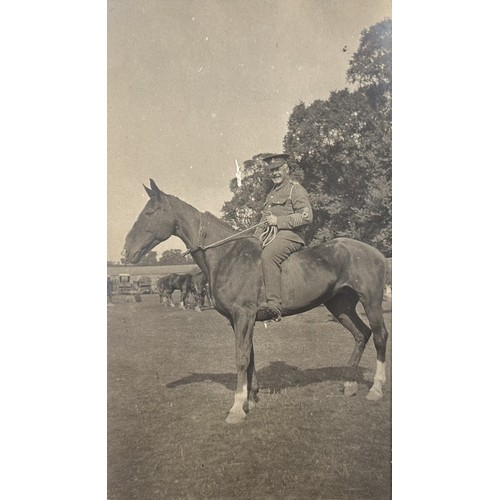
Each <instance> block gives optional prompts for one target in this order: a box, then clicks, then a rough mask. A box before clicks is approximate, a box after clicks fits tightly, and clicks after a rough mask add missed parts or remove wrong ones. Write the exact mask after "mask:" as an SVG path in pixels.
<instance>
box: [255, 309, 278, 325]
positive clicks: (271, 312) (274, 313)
mask: <svg viewBox="0 0 500 500" xmlns="http://www.w3.org/2000/svg"><path fill="white" fill-rule="evenodd" d="M255 319H256V321H271V320H272V321H276V322H278V321H281V313H280V311H278V310H276V309H272V308H270V307H269V306H262V307H261V308H260V309H259V310H258V311H257V315H256V317H255Z"/></svg>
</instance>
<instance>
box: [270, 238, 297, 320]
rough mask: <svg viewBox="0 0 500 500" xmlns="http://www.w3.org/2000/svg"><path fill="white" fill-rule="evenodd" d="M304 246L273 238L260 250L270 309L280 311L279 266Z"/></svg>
mask: <svg viewBox="0 0 500 500" xmlns="http://www.w3.org/2000/svg"><path fill="white" fill-rule="evenodd" d="M303 246H304V245H303V244H302V243H298V242H296V241H289V240H285V239H280V238H275V239H274V240H273V241H272V242H271V243H270V244H269V245H267V246H265V247H264V249H263V250H262V273H263V276H264V286H265V289H266V300H267V302H268V304H269V305H270V306H271V307H275V308H278V309H279V310H280V311H281V264H282V263H283V261H284V260H285V259H286V258H287V257H288V256H289V255H290V254H292V253H293V252H297V251H298V250H300V249H301V248H302V247H303Z"/></svg>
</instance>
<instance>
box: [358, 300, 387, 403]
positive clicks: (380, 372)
mask: <svg viewBox="0 0 500 500" xmlns="http://www.w3.org/2000/svg"><path fill="white" fill-rule="evenodd" d="M363 307H364V309H365V312H366V316H367V318H368V321H369V322H370V326H371V328H372V331H373V342H374V344H375V349H376V350H377V366H376V370H375V377H374V379H373V386H372V388H371V389H370V392H369V393H368V395H367V396H366V398H367V399H371V400H373V401H376V400H378V399H382V397H383V393H382V386H383V385H384V383H385V352H386V347H387V338H388V336H389V335H388V333H387V329H386V327H385V323H384V314H383V311H382V303H381V302H380V303H378V302H377V303H376V304H365V303H363Z"/></svg>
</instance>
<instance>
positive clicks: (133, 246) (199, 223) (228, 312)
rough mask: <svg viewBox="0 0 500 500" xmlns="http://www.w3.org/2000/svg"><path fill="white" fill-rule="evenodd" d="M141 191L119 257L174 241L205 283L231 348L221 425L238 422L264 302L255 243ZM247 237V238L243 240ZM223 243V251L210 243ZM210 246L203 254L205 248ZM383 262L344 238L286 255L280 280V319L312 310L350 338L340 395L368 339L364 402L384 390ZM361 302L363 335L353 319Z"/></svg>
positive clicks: (249, 402) (252, 373)
mask: <svg viewBox="0 0 500 500" xmlns="http://www.w3.org/2000/svg"><path fill="white" fill-rule="evenodd" d="M150 186H151V187H150V188H148V187H146V186H144V188H145V189H146V192H147V193H148V195H149V198H150V199H149V201H148V202H147V204H146V206H145V207H144V209H143V211H142V212H141V213H140V215H139V217H138V219H137V221H136V222H135V223H134V225H133V227H132V229H131V230H130V232H129V234H128V235H127V238H126V241H125V248H124V250H123V255H124V257H125V260H126V261H128V262H131V263H137V262H139V260H140V259H141V258H142V257H143V256H144V255H146V254H147V253H148V252H149V251H150V250H151V249H152V248H154V247H155V246H156V245H158V244H159V243H161V242H162V241H165V240H167V239H168V238H170V237H171V236H172V235H175V236H177V237H179V238H180V239H181V240H182V241H183V242H184V243H185V245H186V246H187V247H188V249H189V250H190V251H191V253H192V255H193V258H194V260H195V261H196V263H197V264H198V266H199V267H200V268H201V270H202V271H203V272H204V273H205V275H206V276H207V277H208V280H209V283H210V290H211V293H212V298H213V301H214V307H215V308H216V309H217V311H218V312H219V313H221V314H222V315H224V316H225V317H227V318H228V319H229V321H230V323H231V326H232V327H233V330H234V333H235V341H236V371H237V377H238V382H237V387H236V394H235V398H234V404H233V406H232V407H231V409H230V411H229V415H228V416H227V418H226V422H228V423H239V422H242V421H243V420H244V419H245V416H246V413H245V412H246V411H248V410H249V409H251V408H252V407H253V406H254V404H255V403H256V401H257V392H258V390H259V387H258V383H257V375H256V370H255V360H254V347H253V331H254V325H255V316H256V312H257V309H258V307H259V305H261V304H263V303H264V302H265V298H264V294H263V283H262V271H261V262H260V258H261V246H260V242H259V241H258V240H257V239H256V238H252V237H248V235H247V236H244V235H236V236H235V239H234V240H230V241H227V238H228V237H230V236H231V235H234V234H235V231H234V230H233V229H232V228H230V227H229V226H227V225H226V224H224V223H222V222H221V221H220V220H219V219H217V218H216V217H215V216H213V215H212V214H209V213H201V212H199V211H198V210H196V209H195V208H194V207H192V206H191V205H189V204H188V203H186V202H184V201H181V200H179V199H178V198H176V197H174V196H172V195H167V194H165V193H163V192H162V191H160V189H159V188H158V186H157V185H156V184H155V182H154V181H153V180H151V179H150ZM247 234H248V233H247ZM222 239H224V240H225V241H224V242H223V243H220V244H217V245H212V244H213V243H218V242H220V240H222ZM208 246H210V248H206V247H208ZM385 266H386V264H385V258H384V256H383V255H382V254H381V253H380V252H379V251H378V250H376V249H375V248H373V247H371V246H369V245H367V244H365V243H362V242H359V241H356V240H351V239H349V238H337V239H334V240H332V241H330V242H327V243H324V244H322V245H318V246H314V247H309V248H306V249H304V250H301V251H300V252H296V253H294V254H292V255H291V256H290V257H289V258H288V259H287V260H286V261H285V262H284V264H283V268H282V274H281V278H282V280H281V286H282V301H283V316H290V315H293V314H297V313H300V312H303V311H307V310H309V309H312V308H313V307H316V306H318V305H320V304H324V305H325V306H326V307H327V309H328V310H329V311H330V312H331V313H332V314H333V315H334V316H335V318H337V319H338V321H339V322H340V323H341V324H342V325H343V326H344V327H345V328H347V329H348V330H349V331H350V332H351V333H352V334H353V336H354V340H355V346H354V350H353V352H352V354H351V358H350V360H349V367H350V369H349V370H348V371H349V374H348V378H350V379H351V380H350V381H348V382H345V384H344V393H345V394H347V395H353V394H355V393H356V392H357V388H358V386H357V383H356V381H355V379H356V369H357V367H358V364H359V361H360V359H361V356H362V354H363V351H364V349H365V346H366V343H367V342H368V340H369V338H370V335H371V334H372V332H373V340H374V343H375V348H376V351H377V362H376V372H375V377H374V382H373V386H372V387H371V389H370V392H369V393H368V395H367V398H368V399H372V400H378V399H380V398H382V386H383V384H384V382H385V352H386V343H387V330H386V327H385V324H384V318H383V314H382V300H383V295H384V284H385V272H386V270H385ZM358 301H361V303H362V304H363V307H364V310H365V313H366V316H367V318H368V321H369V324H370V327H371V328H369V327H368V326H367V325H366V324H365V323H364V322H363V321H362V320H361V319H360V318H359V316H358V315H357V313H356V304H357V303H358Z"/></svg>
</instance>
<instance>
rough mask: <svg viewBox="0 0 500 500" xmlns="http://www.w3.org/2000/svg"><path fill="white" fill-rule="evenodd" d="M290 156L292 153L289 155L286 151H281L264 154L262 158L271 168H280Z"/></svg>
mask: <svg viewBox="0 0 500 500" xmlns="http://www.w3.org/2000/svg"><path fill="white" fill-rule="evenodd" d="M288 158H290V155H287V154H286V153H280V154H275V155H267V156H264V158H262V160H263V161H265V162H266V164H267V166H268V167H269V168H278V167H281V165H283V164H284V163H286V162H287V161H288Z"/></svg>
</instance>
